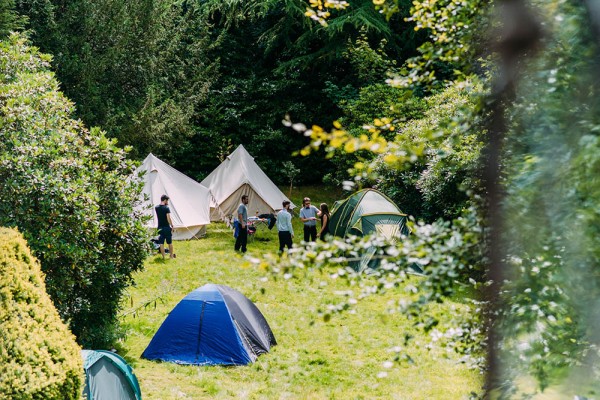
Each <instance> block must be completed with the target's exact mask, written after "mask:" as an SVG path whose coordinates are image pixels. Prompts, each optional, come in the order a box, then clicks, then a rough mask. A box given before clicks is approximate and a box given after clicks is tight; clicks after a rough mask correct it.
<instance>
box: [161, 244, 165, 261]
mask: <svg viewBox="0 0 600 400" xmlns="http://www.w3.org/2000/svg"><path fill="white" fill-rule="evenodd" d="M160 254H162V256H163V258H165V245H164V244H161V245H160Z"/></svg>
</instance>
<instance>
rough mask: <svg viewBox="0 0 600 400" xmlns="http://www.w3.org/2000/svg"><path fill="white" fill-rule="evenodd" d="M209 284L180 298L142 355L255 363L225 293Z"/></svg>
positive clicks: (181, 361) (203, 361) (179, 360)
mask: <svg viewBox="0 0 600 400" xmlns="http://www.w3.org/2000/svg"><path fill="white" fill-rule="evenodd" d="M207 286H208V287H207ZM207 286H205V287H203V288H201V290H200V289H198V290H195V291H193V292H192V293H190V294H189V295H187V296H186V297H185V298H184V299H183V300H181V302H180V303H179V304H178V305H177V306H176V307H175V308H174V309H173V310H172V311H171V313H170V314H169V316H168V317H167V318H166V319H165V321H164V322H163V324H162V325H161V327H160V328H159V329H158V331H157V332H156V334H155V335H154V337H153V338H152V341H151V342H150V344H149V345H148V347H147V348H146V350H145V351H144V354H142V357H144V358H146V359H150V360H162V361H169V362H175V363H178V364H195V365H243V364H248V363H250V362H252V358H251V356H250V354H248V351H247V350H246V348H245V347H244V345H243V343H242V339H241V338H240V336H239V334H238V332H237V329H236V328H235V325H234V323H233V321H232V319H231V316H230V314H229V311H228V310H227V306H226V304H225V302H224V300H223V296H222V295H221V294H220V293H219V291H218V290H217V289H216V288H215V287H210V285H207ZM199 302H200V304H199Z"/></svg>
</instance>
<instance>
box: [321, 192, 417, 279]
mask: <svg viewBox="0 0 600 400" xmlns="http://www.w3.org/2000/svg"><path fill="white" fill-rule="evenodd" d="M329 231H330V232H331V233H332V234H333V235H335V236H340V237H345V236H349V235H356V236H365V235H369V234H373V233H378V234H380V235H383V236H385V237H386V238H388V239H390V240H392V241H394V240H397V239H399V238H401V237H402V236H403V235H408V233H409V230H408V228H407V226H406V214H404V213H403V212H402V211H400V209H399V208H398V206H397V205H396V204H394V202H393V201H392V200H390V198H389V197H387V196H386V195H384V194H383V193H381V192H380V191H378V190H375V189H363V190H359V191H358V192H356V193H354V194H352V195H350V196H349V197H348V198H346V199H344V200H340V201H336V202H335V203H334V205H333V208H332V210H331V217H330V220H329ZM374 254H375V249H374V248H372V249H367V251H366V252H365V253H364V254H362V256H361V259H360V260H359V261H354V262H351V263H350V266H351V267H352V268H354V269H356V270H359V271H362V270H364V269H366V268H367V267H369V268H376V267H377V266H378V265H379V260H378V259H376V258H375V259H374V258H373V256H374ZM413 269H415V268H414V267H413ZM417 272H418V271H417Z"/></svg>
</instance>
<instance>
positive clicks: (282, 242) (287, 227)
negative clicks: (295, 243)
mask: <svg viewBox="0 0 600 400" xmlns="http://www.w3.org/2000/svg"><path fill="white" fill-rule="evenodd" d="M282 205H283V208H282V209H281V211H279V213H277V230H278V231H279V252H280V253H283V248H284V247H285V246H287V248H288V249H291V248H292V239H293V238H294V228H293V227H292V214H291V213H290V202H289V201H288V200H284V201H283V203H282Z"/></svg>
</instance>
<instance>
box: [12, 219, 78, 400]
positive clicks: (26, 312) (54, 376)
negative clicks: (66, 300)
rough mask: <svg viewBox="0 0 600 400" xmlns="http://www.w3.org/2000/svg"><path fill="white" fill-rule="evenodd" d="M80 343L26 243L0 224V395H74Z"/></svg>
mask: <svg viewBox="0 0 600 400" xmlns="http://www.w3.org/2000/svg"><path fill="white" fill-rule="evenodd" d="M82 381H83V365H82V359H81V355H80V349H79V346H78V345H77V344H76V342H75V337H74V336H73V334H72V333H71V332H70V331H69V329H68V328H67V326H66V325H65V324H64V323H63V322H62V321H61V320H60V317H59V316H58V312H57V311H56V309H55V308H54V305H53V304H52V301H51V300H50V297H49V296H48V294H47V293H46V287H45V284H44V276H43V273H42V271H41V270H40V266H39V263H38V261H37V260H36V259H35V258H34V257H33V256H32V255H31V252H30V251H29V248H28V247H27V243H26V242H25V240H24V239H23V237H22V236H21V234H20V233H18V232H17V231H15V230H11V229H6V228H0V399H11V400H12V399H14V400H16V399H60V400H67V399H78V398H80V393H81V385H82Z"/></svg>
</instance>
